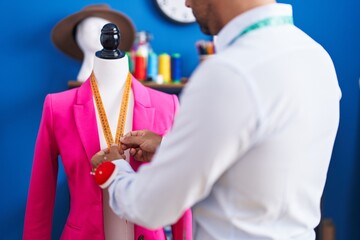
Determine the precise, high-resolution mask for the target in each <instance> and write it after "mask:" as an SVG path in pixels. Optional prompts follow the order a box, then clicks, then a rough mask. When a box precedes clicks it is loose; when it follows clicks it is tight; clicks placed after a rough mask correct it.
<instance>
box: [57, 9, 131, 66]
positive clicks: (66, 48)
mask: <svg viewBox="0 0 360 240" xmlns="http://www.w3.org/2000/svg"><path fill="white" fill-rule="evenodd" d="M87 17H100V18H103V19H106V20H108V21H109V22H111V23H114V24H115V25H116V26H117V27H118V29H119V30H120V34H121V42H120V45H119V49H120V50H122V51H130V49H131V47H132V45H133V43H134V40H135V27H134V25H133V23H132V22H131V20H130V19H129V18H128V17H127V16H125V15H124V14H122V13H120V12H118V11H114V10H111V9H110V8H104V9H89V10H83V11H80V12H78V13H75V14H72V15H70V16H68V17H66V18H64V19H63V20H61V21H60V22H58V23H57V24H56V25H55V27H54V28H53V29H52V31H51V39H52V41H53V43H54V44H55V46H56V47H57V48H59V49H60V50H61V51H62V52H64V53H65V54H66V55H69V56H70V57H72V58H75V59H77V60H80V61H81V60H82V59H83V57H84V54H83V52H82V51H81V49H80V48H79V46H78V44H77V43H76V40H75V35H74V30H75V29H76V26H77V24H79V23H80V22H81V21H82V20H83V19H85V18H87ZM99 39H100V36H99Z"/></svg>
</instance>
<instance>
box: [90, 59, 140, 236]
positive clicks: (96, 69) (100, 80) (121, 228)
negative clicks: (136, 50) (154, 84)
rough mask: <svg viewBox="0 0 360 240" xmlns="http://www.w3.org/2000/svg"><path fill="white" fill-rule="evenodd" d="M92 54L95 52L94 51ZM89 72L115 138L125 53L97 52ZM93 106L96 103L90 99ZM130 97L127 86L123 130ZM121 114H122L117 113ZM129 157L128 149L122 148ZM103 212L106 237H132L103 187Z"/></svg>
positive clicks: (130, 108)
mask: <svg viewBox="0 0 360 240" xmlns="http://www.w3.org/2000/svg"><path fill="white" fill-rule="evenodd" d="M94 56H95V55H94ZM93 63H94V64H93V74H94V76H95V78H96V83H97V86H98V89H99V92H100V96H101V100H102V102H103V106H104V109H105V113H106V116H107V120H108V122H109V126H110V129H111V134H112V136H113V138H114V139H115V136H116V130H117V125H118V118H119V113H120V106H121V103H122V98H123V95H124V90H125V82H126V79H127V77H128V74H129V63H128V59H127V56H126V55H125V56H123V57H122V58H115V59H103V58H99V57H97V56H95V57H94V60H93ZM94 106H96V103H95V99H94ZM133 107H134V97H133V94H132V91H131V90H130V96H129V103H128V107H127V114H126V121H125V128H124V133H126V132H129V131H131V130H132V120H133ZM95 110H96V120H97V126H98V133H99V141H100V148H101V149H105V148H107V142H106V139H105V135H104V131H103V128H102V126H101V120H100V117H99V112H98V110H97V109H96V108H95ZM120 117H123V116H120ZM125 155H126V158H127V160H129V153H128V151H126V152H125ZM103 213H104V229H105V239H106V240H120V239H124V240H133V239H134V225H133V224H132V223H130V222H127V221H125V220H123V219H120V218H119V217H117V216H116V215H115V214H114V213H113V211H112V210H111V209H110V206H109V194H108V191H107V189H105V190H103Z"/></svg>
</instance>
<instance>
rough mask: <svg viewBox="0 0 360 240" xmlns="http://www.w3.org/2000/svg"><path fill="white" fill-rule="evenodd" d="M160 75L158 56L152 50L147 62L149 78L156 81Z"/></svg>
mask: <svg viewBox="0 0 360 240" xmlns="http://www.w3.org/2000/svg"><path fill="white" fill-rule="evenodd" d="M157 75H158V56H157V54H156V53H154V52H151V53H149V56H148V63H147V80H149V81H155V80H156V77H157Z"/></svg>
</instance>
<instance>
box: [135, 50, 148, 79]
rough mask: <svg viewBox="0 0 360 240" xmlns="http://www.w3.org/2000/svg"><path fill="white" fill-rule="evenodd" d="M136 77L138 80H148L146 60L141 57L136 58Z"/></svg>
mask: <svg viewBox="0 0 360 240" xmlns="http://www.w3.org/2000/svg"><path fill="white" fill-rule="evenodd" d="M134 77H135V78H136V79H137V80H141V81H144V80H145V79H146V70H145V58H144V57H143V56H140V55H136V56H135V71H134Z"/></svg>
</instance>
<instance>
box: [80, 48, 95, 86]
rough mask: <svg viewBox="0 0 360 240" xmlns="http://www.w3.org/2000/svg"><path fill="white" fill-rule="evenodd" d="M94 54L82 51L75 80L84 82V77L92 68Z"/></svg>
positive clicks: (85, 77) (88, 74)
mask: <svg viewBox="0 0 360 240" xmlns="http://www.w3.org/2000/svg"><path fill="white" fill-rule="evenodd" d="M94 55H95V54H88V53H84V59H83V62H82V64H81V68H80V71H79V73H78V75H77V80H78V81H79V82H84V81H85V80H86V79H88V78H89V76H90V74H91V71H92V70H93V65H94Z"/></svg>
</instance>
